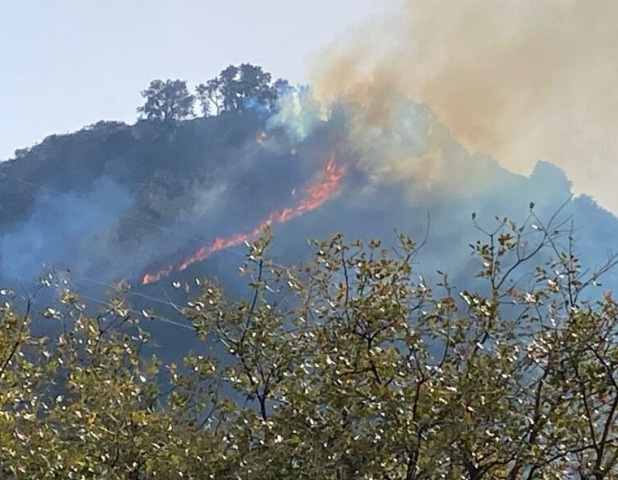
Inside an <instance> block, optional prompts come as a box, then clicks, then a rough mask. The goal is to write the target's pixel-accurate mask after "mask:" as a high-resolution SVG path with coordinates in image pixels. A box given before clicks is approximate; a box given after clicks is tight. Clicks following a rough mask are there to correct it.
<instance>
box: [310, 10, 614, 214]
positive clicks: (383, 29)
mask: <svg viewBox="0 0 618 480" xmlns="http://www.w3.org/2000/svg"><path fill="white" fill-rule="evenodd" d="M617 25H618V1H616V0H534V1H522V0H406V1H405V2H403V4H402V6H401V9H400V11H399V12H398V13H397V15H395V16H393V18H391V19H389V20H388V21H385V22H383V23H382V24H381V25H380V26H373V27H370V26H369V27H367V28H365V29H364V30H363V31H362V32H361V34H360V35H358V36H357V37H356V38H355V39H354V40H352V41H351V42H348V43H346V44H344V45H338V46H336V47H333V48H332V49H331V50H330V51H329V52H326V54H325V55H324V57H323V59H322V61H321V62H320V64H319V66H318V68H317V69H316V71H315V78H314V84H316V85H317V91H318V93H319V95H320V96H321V98H323V99H331V98H333V97H336V96H346V97H348V98H351V99H354V100H355V101H357V102H358V103H361V104H363V105H364V106H365V107H366V112H365V113H364V114H363V118H362V122H359V125H361V126H359V127H358V128H359V129H360V131H359V136H358V138H359V139H363V138H365V139H367V138H372V137H371V135H369V136H368V135H367V133H368V132H374V133H376V134H379V133H380V132H385V131H387V130H388V129H389V128H391V127H392V126H393V125H394V124H396V122H397V121H398V117H397V114H396V108H397V103H398V100H397V98H398V95H399V94H402V93H403V94H405V95H406V96H408V97H410V98H413V99H415V100H417V101H420V102H422V103H426V104H427V105H428V106H429V107H431V109H432V110H433V111H434V112H436V114H437V116H438V118H439V119H440V120H441V121H442V122H443V123H444V124H445V125H446V127H447V128H448V130H449V132H450V134H451V135H452V136H453V137H454V138H455V139H456V140H457V141H459V142H461V143H462V144H463V145H464V146H465V147H466V148H467V149H468V150H469V151H471V152H482V153H486V154H490V155H492V156H493V157H495V158H496V159H497V160H498V161H499V162H500V163H501V164H502V165H503V166H505V167H507V168H509V169H510V170H512V171H515V172H518V173H528V172H529V171H530V170H531V168H532V166H533V165H534V164H535V163H536V161H537V160H539V159H544V160H548V161H551V162H553V163H555V164H557V165H559V166H560V167H562V168H564V169H565V171H566V173H567V175H568V176H569V177H570V178H571V179H572V180H573V182H574V187H575V190H576V192H586V193H589V194H592V195H593V196H594V197H595V198H596V199H597V200H598V201H599V202H600V203H601V204H602V205H603V206H605V207H606V208H609V209H611V210H612V211H613V212H618V189H616V188H615V186H614V185H616V184H617V183H618V168H614V163H615V162H617V163H618V132H617V131H616V130H617V129H618V60H617V59H618V27H617ZM394 109H395V110H394ZM400 160H401V159H400ZM435 163H437V164H439V162H434V164H435ZM434 171H435V168H434Z"/></svg>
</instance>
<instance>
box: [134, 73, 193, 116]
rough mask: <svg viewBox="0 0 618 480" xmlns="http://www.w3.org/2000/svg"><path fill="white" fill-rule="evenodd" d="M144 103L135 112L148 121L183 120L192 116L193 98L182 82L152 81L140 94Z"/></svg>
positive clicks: (185, 83) (185, 84)
mask: <svg viewBox="0 0 618 480" xmlns="http://www.w3.org/2000/svg"><path fill="white" fill-rule="evenodd" d="M142 97H144V98H145V100H146V102H145V103H144V105H142V106H141V107H139V108H138V109H137V111H138V112H139V113H141V114H143V115H144V116H145V117H146V118H147V119H148V120H159V121H168V122H169V121H174V120H183V119H186V118H188V117H190V116H191V115H192V114H193V105H194V102H195V97H194V96H193V95H191V94H190V93H189V90H188V89H187V82H185V81H183V80H165V81H163V80H153V81H152V82H150V85H149V86H148V88H147V89H146V90H144V91H143V92H142Z"/></svg>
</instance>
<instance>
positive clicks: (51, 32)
mask: <svg viewBox="0 0 618 480" xmlns="http://www.w3.org/2000/svg"><path fill="white" fill-rule="evenodd" d="M386 4H387V2H386V1H384V0H382V1H380V0H219V1H215V0H201V1H198V0H0V71H1V72H2V73H1V75H0V160H5V159H7V158H10V157H12V156H13V152H14V151H15V149H16V148H22V147H27V146H31V145H32V144H33V143H35V142H38V141H40V140H42V139H43V138H44V137H45V136H47V135H49V134H52V133H66V132H70V131H74V130H77V129H79V128H81V127H82V126H84V125H88V124H91V123H94V122H96V121H98V120H102V119H105V120H124V121H133V120H134V119H135V115H136V114H135V109H136V107H137V106H138V105H139V104H140V101H141V98H140V95H139V93H140V91H141V90H142V89H144V87H146V86H147V84H148V82H149V81H150V80H152V79H154V78H181V79H184V80H188V81H189V82H190V83H191V84H194V83H196V82H200V81H204V80H206V79H208V78H211V77H213V76H215V75H216V74H217V73H218V72H219V71H220V70H221V69H222V68H223V67H225V66H226V65H228V64H230V63H239V62H244V61H247V62H251V63H255V64H259V65H262V66H263V67H264V68H265V69H266V70H268V71H270V72H272V73H273V75H274V76H282V77H286V78H289V79H290V80H292V81H294V82H302V81H304V80H305V79H306V77H305V75H306V73H307V66H308V65H309V64H310V62H312V61H314V60H315V59H316V55H318V54H319V52H320V51H321V50H322V49H323V48H325V47H326V46H328V45H329V44H331V43H332V42H336V41H337V40H338V39H342V38H344V37H345V35H346V32H347V33H349V31H351V30H353V29H354V28H355V27H357V26H360V25H362V24H364V23H365V22H367V21H371V19H372V18H374V17H375V16H376V15H378V14H380V13H381V12H382V11H383V10H384V9H385V8H386Z"/></svg>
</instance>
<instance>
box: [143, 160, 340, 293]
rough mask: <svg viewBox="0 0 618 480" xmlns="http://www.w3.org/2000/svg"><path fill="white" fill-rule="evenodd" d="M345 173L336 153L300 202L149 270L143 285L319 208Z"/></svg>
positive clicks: (330, 195) (329, 196)
mask: <svg viewBox="0 0 618 480" xmlns="http://www.w3.org/2000/svg"><path fill="white" fill-rule="evenodd" d="M345 173H346V168H345V166H338V165H337V164H336V163H335V159H334V155H331V158H330V160H329V162H328V163H327V164H326V169H325V178H323V179H322V181H321V182H318V183H316V184H314V185H310V186H309V187H307V188H306V189H305V191H304V192H302V194H301V198H300V201H299V202H298V203H297V204H296V205H295V206H292V207H286V208H282V209H280V210H274V211H272V212H271V213H269V214H268V215H267V216H266V218H264V220H262V221H261V222H260V224H259V225H258V226H257V227H255V228H254V229H253V230H252V231H251V232H246V233H237V234H235V235H232V236H230V237H217V238H215V240H214V242H213V243H212V244H211V245H204V246H202V247H200V248H199V249H198V250H197V251H196V252H195V253H194V254H193V255H191V256H190V257H188V258H186V259H184V260H183V261H182V262H180V263H179V264H178V265H170V266H169V267H166V268H164V269H162V270H159V271H158V272H152V273H147V274H146V275H144V277H143V278H142V284H144V285H145V284H148V283H153V282H156V281H158V280H161V279H162V278H164V277H167V276H168V275H169V274H170V273H172V272H173V271H174V270H179V271H182V270H185V269H187V268H188V267H189V266H190V265H192V264H194V263H197V262H201V261H202V260H205V259H206V258H208V257H210V256H211V255H212V254H213V253H215V252H218V251H220V250H223V249H225V248H229V247H232V246H234V245H238V244H240V243H243V242H246V241H251V240H253V239H255V238H256V237H258V236H259V235H260V233H261V232H262V230H263V229H264V228H265V227H267V226H269V225H272V224H273V223H285V222H287V221H289V220H292V219H294V218H297V217H300V216H301V215H304V214H305V213H307V212H310V211H312V210H315V209H316V208H318V207H320V206H321V205H322V204H323V203H324V202H326V201H327V200H328V199H330V198H331V197H333V196H334V195H335V194H336V193H337V188H338V187H339V184H340V182H341V179H342V178H343V176H344V175H345Z"/></svg>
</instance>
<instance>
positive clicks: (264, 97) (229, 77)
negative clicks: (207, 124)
mask: <svg viewBox="0 0 618 480" xmlns="http://www.w3.org/2000/svg"><path fill="white" fill-rule="evenodd" d="M271 78H272V77H271V75H270V73H268V72H265V71H264V70H263V69H262V67H259V66H256V65H251V64H249V63H242V64H240V65H239V66H235V65H229V66H228V67H226V68H225V69H223V70H222V71H221V73H220V74H219V76H218V77H216V78H213V79H211V80H208V81H207V82H206V83H203V84H200V85H198V86H197V87H196V96H197V98H198V100H199V102H200V105H201V108H202V113H203V114H204V115H205V116H207V115H209V114H210V113H212V111H213V109H214V111H215V113H216V114H217V115H218V114H219V113H221V112H222V111H229V112H243V111H245V110H246V109H249V108H252V109H258V110H265V111H267V112H270V111H272V109H273V108H274V105H275V101H276V99H277V96H278V95H279V94H282V93H285V92H288V91H289V90H291V87H290V86H289V84H288V83H287V81H285V80H282V79H279V80H277V81H275V82H274V83H272V81H271Z"/></svg>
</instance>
